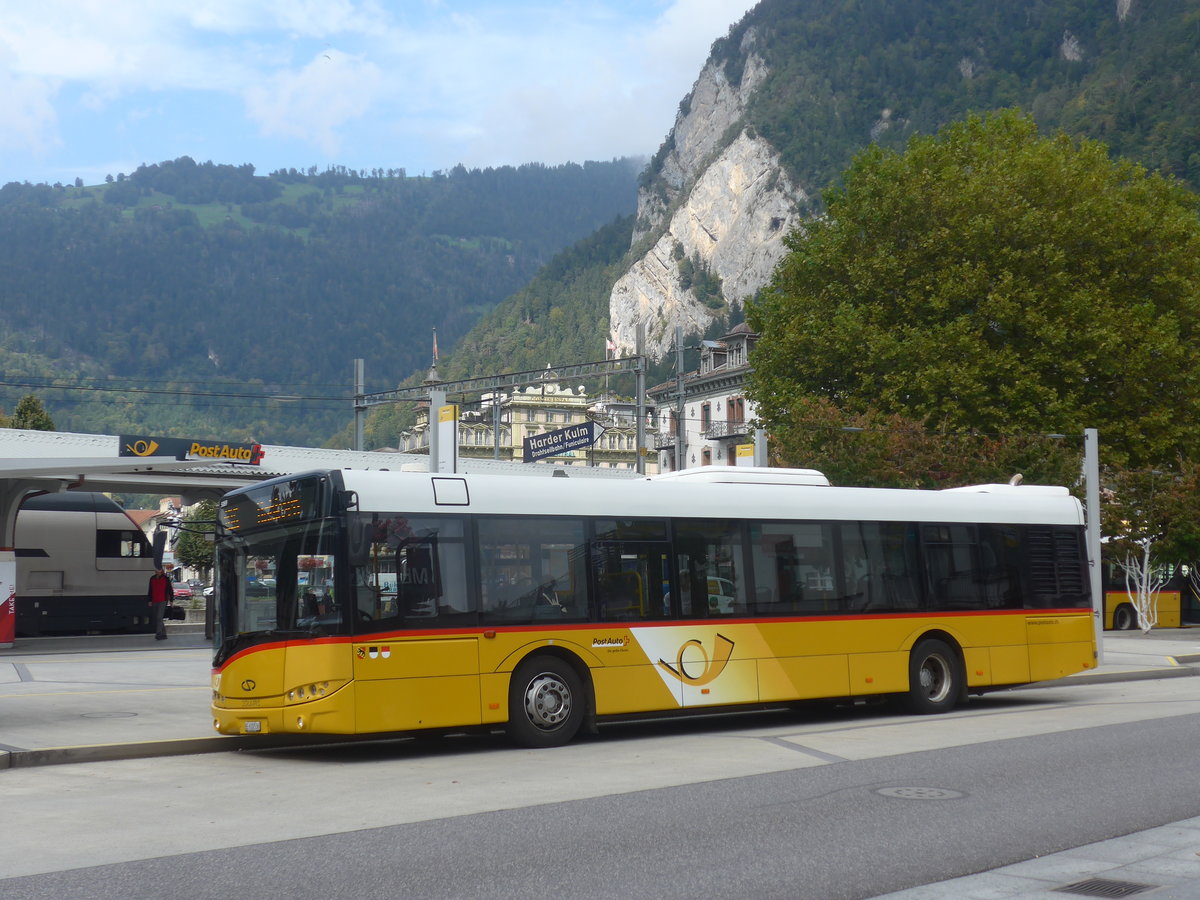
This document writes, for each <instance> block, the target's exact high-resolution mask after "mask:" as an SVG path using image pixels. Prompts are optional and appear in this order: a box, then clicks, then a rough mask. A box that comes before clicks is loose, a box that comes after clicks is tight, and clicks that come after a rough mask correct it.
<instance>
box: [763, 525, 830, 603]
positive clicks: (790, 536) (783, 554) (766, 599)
mask: <svg viewBox="0 0 1200 900" xmlns="http://www.w3.org/2000/svg"><path fill="white" fill-rule="evenodd" d="M750 548H751V562H752V565H753V566H754V584H755V608H754V612H755V615H759V616H791V615H806V616H812V615H824V614H827V613H833V612H837V611H839V609H840V608H841V604H840V603H839V597H840V593H839V591H838V589H837V578H836V566H835V565H834V547H833V528H832V526H830V525H827V524H822V523H817V522H763V523H761V524H759V523H754V524H752V525H751V526H750Z"/></svg>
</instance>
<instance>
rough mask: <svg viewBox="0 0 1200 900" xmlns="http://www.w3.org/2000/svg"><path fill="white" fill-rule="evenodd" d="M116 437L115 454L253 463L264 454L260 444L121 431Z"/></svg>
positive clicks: (255, 464) (259, 460)
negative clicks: (116, 451)
mask: <svg viewBox="0 0 1200 900" xmlns="http://www.w3.org/2000/svg"><path fill="white" fill-rule="evenodd" d="M117 440H118V441H119V442H120V444H119V448H118V453H117V455H118V456H173V457H175V459H179V460H187V459H207V460H212V461H214V462H234V463H245V464H247V465H251V466H257V465H258V464H259V463H260V462H262V458H263V456H264V455H266V454H265V452H264V451H263V448H262V444H230V443H226V442H224V441H195V440H191V439H189V438H169V437H146V436H145V435H140V434H122V435H120V436H119V437H118V438H117Z"/></svg>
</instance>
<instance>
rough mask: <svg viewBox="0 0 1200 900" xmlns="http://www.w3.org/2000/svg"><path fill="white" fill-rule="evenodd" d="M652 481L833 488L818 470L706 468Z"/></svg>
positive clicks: (669, 474) (665, 476) (737, 467)
mask: <svg viewBox="0 0 1200 900" xmlns="http://www.w3.org/2000/svg"><path fill="white" fill-rule="evenodd" d="M647 480H649V481H688V482H692V483H701V482H702V483H704V484H767V485H773V484H797V485H806V486H808V487H829V479H828V478H826V477H825V476H824V475H823V474H822V473H820V472H818V471H817V470H816V469H764V468H762V467H754V466H704V467H703V468H700V469H680V470H679V471H678V472H665V473H663V474H662V475H651V476H650V477H649V479H647Z"/></svg>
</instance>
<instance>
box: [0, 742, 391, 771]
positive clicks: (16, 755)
mask: <svg viewBox="0 0 1200 900" xmlns="http://www.w3.org/2000/svg"><path fill="white" fill-rule="evenodd" d="M387 738H388V735H379V734H369V735H357V734H353V735H345V736H342V735H336V734H324V735H320V736H318V735H312V736H309V735H280V736H277V737H242V736H238V735H229V736H223V737H202V738H183V739H172V740H165V741H143V742H141V743H136V744H81V745H79V746H74V747H44V748H41V749H38V750H16V749H12V748H9V749H6V750H0V770H3V769H31V768H34V767H36V766H59V765H66V764H68V763H84V762H115V761H120V760H125V759H148V758H154V757H159V756H192V755H194V754H197V753H225V752H229V751H237V750H290V749H293V748H299V747H322V746H333V745H337V744H361V743H368V742H370V741H379V740H386V739H387Z"/></svg>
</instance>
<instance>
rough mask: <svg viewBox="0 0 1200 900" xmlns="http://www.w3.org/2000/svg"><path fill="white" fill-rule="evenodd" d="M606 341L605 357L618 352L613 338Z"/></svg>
mask: <svg viewBox="0 0 1200 900" xmlns="http://www.w3.org/2000/svg"><path fill="white" fill-rule="evenodd" d="M604 343H605V347H604V358H605V359H608V354H610V353H616V352H617V345H616V344H614V343H613V342H612V341H611V340H606V341H605V342H604Z"/></svg>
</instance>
